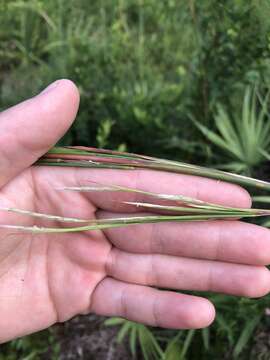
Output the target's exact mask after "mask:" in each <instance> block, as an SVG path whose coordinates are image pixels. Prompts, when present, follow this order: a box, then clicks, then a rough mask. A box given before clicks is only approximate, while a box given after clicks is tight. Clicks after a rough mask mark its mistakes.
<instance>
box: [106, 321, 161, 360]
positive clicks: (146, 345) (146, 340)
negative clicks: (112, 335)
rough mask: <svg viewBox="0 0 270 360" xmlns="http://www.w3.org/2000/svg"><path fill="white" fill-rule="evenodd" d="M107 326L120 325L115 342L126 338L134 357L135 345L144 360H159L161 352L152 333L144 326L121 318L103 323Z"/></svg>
mask: <svg viewBox="0 0 270 360" xmlns="http://www.w3.org/2000/svg"><path fill="white" fill-rule="evenodd" d="M105 325H107V326H112V325H113V326H115V325H121V327H120V330H119V332H118V336H117V341H118V342H122V341H123V340H124V338H125V337H126V336H128V337H129V346H130V350H131V353H132V355H133V356H135V355H136V348H137V343H138V345H139V346H140V349H141V352H142V354H143V357H144V359H145V360H150V359H157V360H159V359H161V357H162V356H163V352H162V350H161V348H160V346H159V344H158V342H157V340H156V339H155V337H154V335H153V333H152V332H151V331H150V330H149V329H148V328H147V327H146V326H144V325H141V324H137V323H134V322H132V321H128V320H124V319H121V318H112V319H109V320H107V321H105Z"/></svg>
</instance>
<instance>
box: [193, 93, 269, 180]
mask: <svg viewBox="0 0 270 360" xmlns="http://www.w3.org/2000/svg"><path fill="white" fill-rule="evenodd" d="M258 102H259V109H258ZM268 106H269V101H268V95H267V96H265V98H264V99H261V96H260V94H259V93H258V92H257V91H256V89H253V90H252V89H251V88H250V87H247V89H246V91H245V96H244V100H243V106H242V112H241V113H240V114H237V113H236V114H234V115H232V116H230V115H229V114H228V113H227V112H226V110H225V109H224V107H223V106H221V105H217V114H216V116H215V125H216V128H217V132H216V131H213V130H210V129H208V128H207V127H206V126H204V125H203V124H201V123H199V122H198V121H196V120H194V122H195V124H196V125H197V127H198V128H199V129H200V130H201V132H202V133H203V134H204V135H205V136H206V137H207V139H208V140H209V141H211V142H212V143H213V144H214V145H216V146H218V147H219V148H220V149H221V150H222V151H224V152H225V154H226V155H227V156H228V157H229V158H231V160H232V161H231V162H229V163H227V164H226V165H219V167H220V168H223V169H226V170H231V171H232V172H237V173H242V174H248V175H251V173H252V172H254V170H255V168H256V167H258V166H259V165H261V164H262V163H263V162H265V161H266V157H265V155H264V154H265V153H267V151H268V150H269V148H270V116H269V113H268Z"/></svg>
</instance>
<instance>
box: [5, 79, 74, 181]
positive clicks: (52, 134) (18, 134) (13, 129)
mask: <svg viewBox="0 0 270 360" xmlns="http://www.w3.org/2000/svg"><path fill="white" fill-rule="evenodd" d="M79 97H80V96H79V91H78V89H77V87H76V86H75V85H74V84H73V82H71V81H70V80H58V81H56V82H54V83H52V84H51V85H50V86H49V87H47V88H46V89H45V90H43V91H42V92H41V93H40V94H39V95H38V96H35V97H33V98H32V99H30V100H26V101H24V102H22V103H21V104H19V105H16V106H14V107H12V108H10V109H8V110H5V111H3V112H2V113H0V186H3V185H4V184H6V183H7V182H8V181H9V180H11V179H12V178H13V177H14V176H15V175H17V174H18V173H20V172H21V171H23V170H24V169H26V168H27V167H29V166H30V165H32V164H33V163H34V162H35V161H36V160H37V159H38V158H39V157H41V156H42V155H43V154H44V153H46V152H47V151H48V150H49V149H50V148H51V147H52V146H53V145H54V144H55V143H56V142H57V141H58V140H59V139H60V138H61V137H62V136H63V135H64V134H65V132H66V131H67V130H68V128H69V127H70V126H71V124H72V122H73V121H74V119H75V116H76V114H77V111H78V107H79Z"/></svg>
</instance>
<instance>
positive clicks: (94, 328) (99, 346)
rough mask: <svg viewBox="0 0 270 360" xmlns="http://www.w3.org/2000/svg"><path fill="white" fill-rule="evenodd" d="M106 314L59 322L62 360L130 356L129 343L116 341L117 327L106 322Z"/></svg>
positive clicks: (126, 359)
mask: <svg viewBox="0 0 270 360" xmlns="http://www.w3.org/2000/svg"><path fill="white" fill-rule="evenodd" d="M104 320H105V318H103V317H97V316H95V315H88V316H79V317H76V318H74V319H72V320H70V321H68V322H67V323H65V324H63V325H61V326H58V327H57V329H56V334H57V337H58V339H59V342H60V346H61V353H60V357H59V360H80V359H81V360H130V359H131V358H132V356H131V354H130V352H129V349H128V346H127V343H126V342H124V343H122V344H118V343H117V342H116V339H115V338H116V334H117V331H118V328H117V327H107V326H104Z"/></svg>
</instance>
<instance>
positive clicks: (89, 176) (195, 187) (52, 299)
mask: <svg viewBox="0 0 270 360" xmlns="http://www.w3.org/2000/svg"><path fill="white" fill-rule="evenodd" d="M78 104H79V94H78V91H77V89H76V87H75V86H74V84H73V83H71V82H70V81H67V80H61V81H58V82H56V83H54V84H53V85H52V87H51V88H49V89H47V90H46V91H45V92H43V93H41V94H40V95H39V96H37V97H34V98H32V99H30V100H28V101H26V102H24V103H22V104H19V105H17V106H15V107H13V108H11V109H9V110H7V111H4V112H3V113H1V114H0V134H1V143H0V159H1V160H0V170H1V171H0V186H1V190H0V206H4V207H5V206H7V207H15V208H20V209H27V210H30V211H38V212H43V213H49V214H56V215H60V216H69V217H80V218H85V219H95V218H106V217H113V216H120V215H121V214H123V213H124V214H125V215H126V213H127V212H128V213H130V212H132V211H133V212H135V211H136V209H135V210H134V208H132V207H131V206H125V205H123V204H122V205H121V204H120V202H121V200H129V201H134V196H135V195H134V193H123V194H119V193H109V194H108V193H101V192H95V193H79V192H68V191H57V190H56V189H57V188H61V187H64V186H83V185H85V184H87V182H89V180H91V181H96V182H99V183H102V184H108V185H120V186H125V187H131V188H138V189H142V190H148V191H152V192H159V193H167V194H182V195H186V196H190V197H195V198H198V199H201V200H205V201H209V202H216V203H218V204H224V205H228V206H237V207H248V206H250V204H251V201H250V197H249V195H248V193H247V192H246V191H245V190H244V189H242V188H240V187H238V186H236V185H231V184H227V183H222V182H218V181H215V180H210V179H205V178H199V177H195V176H188V175H176V174H168V173H162V172H158V171H152V172H151V171H149V170H137V171H120V170H107V169H106V170H105V169H104V170H101V169H78V168H76V169H75V168H50V167H37V166H34V167H31V165H32V164H33V163H34V162H35V161H36V160H37V159H38V158H39V157H40V156H41V155H43V154H44V153H45V152H46V151H47V150H48V149H49V148H51V147H52V146H53V145H54V144H55V143H56V142H57V140H58V139H59V138H60V137H61V136H62V135H63V134H64V133H65V132H66V130H67V129H68V128H69V126H70V125H71V123H72V122H73V120H74V118H75V116H76V112H77V109H78ZM137 196H138V195H137ZM114 200H117V201H114ZM140 200H141V199H140ZM0 223H1V224H7V223H8V224H11V223H14V224H17V223H20V224H23V225H25V226H27V225H28V226H31V225H33V219H31V218H22V217H21V216H19V215H15V214H10V213H6V212H4V211H2V212H1V214H0ZM50 226H59V224H57V223H55V224H52V223H50ZM269 262H270V232H269V231H268V230H267V229H264V228H262V227H259V226H256V225H252V224H247V223H244V222H241V221H236V220H235V221H209V222H196V223H162V224H144V225H133V226H130V227H126V228H117V229H107V230H105V231H103V232H102V231H91V232H84V233H77V234H76V233H73V234H72V233H70V234H68V233H67V234H60V235H59V234H58V235H55V234H38V235H33V234H29V233H24V234H15V233H14V232H12V231H7V230H6V229H5V230H3V229H2V230H0V313H1V321H0V342H4V341H8V340H10V339H12V338H15V337H19V336H23V335H26V334H29V333H32V332H35V331H38V330H41V329H44V328H46V327H49V326H50V325H52V324H54V323H55V322H57V321H66V320H68V319H70V318H71V317H73V316H75V315H77V314H87V313H89V312H94V313H97V314H102V315H108V316H112V315H116V316H123V317H126V318H128V319H130V320H134V321H137V322H143V323H145V324H149V325H153V326H161V327H166V328H200V327H205V326H208V325H209V324H210V323H211V322H212V321H213V319H214V317H215V310H214V306H213V305H212V304H211V303H210V302H209V301H208V300H207V299H204V298H201V297H196V296H191V295H186V294H180V293H177V292H172V291H162V290H159V289H157V288H166V289H174V290H199V291H205V290H207V291H214V292H221V293H226V294H233V295H240V296H248V297H259V296H263V295H265V294H266V293H267V292H268V291H269V289H270V276H269V271H268V270H267V269H266V267H265V266H264V265H266V264H268V263H269Z"/></svg>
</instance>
